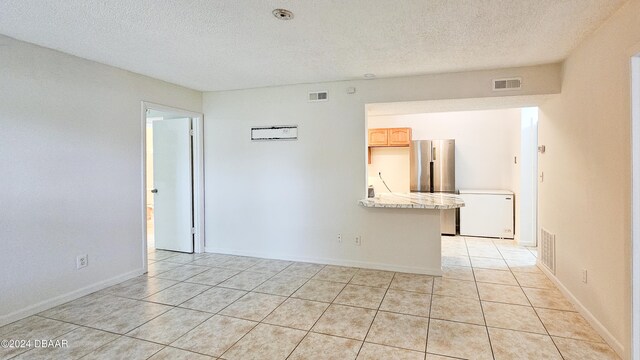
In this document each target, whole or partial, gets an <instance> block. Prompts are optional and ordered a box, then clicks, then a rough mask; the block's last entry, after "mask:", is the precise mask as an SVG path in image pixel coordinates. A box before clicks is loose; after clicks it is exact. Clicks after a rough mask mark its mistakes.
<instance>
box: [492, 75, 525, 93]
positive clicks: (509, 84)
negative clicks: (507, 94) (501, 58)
mask: <svg viewBox="0 0 640 360" xmlns="http://www.w3.org/2000/svg"><path fill="white" fill-rule="evenodd" d="M521 88H522V78H508V79H493V91H505V90H520V89H521Z"/></svg>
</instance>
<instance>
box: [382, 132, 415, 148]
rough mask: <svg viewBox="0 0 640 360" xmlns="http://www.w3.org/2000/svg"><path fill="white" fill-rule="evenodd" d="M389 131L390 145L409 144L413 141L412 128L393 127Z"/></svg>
mask: <svg viewBox="0 0 640 360" xmlns="http://www.w3.org/2000/svg"><path fill="white" fill-rule="evenodd" d="M388 133H389V135H388V136H387V138H388V142H389V143H388V146H409V144H410V143H411V128H391V129H388Z"/></svg>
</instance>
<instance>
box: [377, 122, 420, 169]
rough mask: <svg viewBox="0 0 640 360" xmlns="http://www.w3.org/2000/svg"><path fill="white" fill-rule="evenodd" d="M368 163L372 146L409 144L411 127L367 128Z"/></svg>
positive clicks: (401, 145)
mask: <svg viewBox="0 0 640 360" xmlns="http://www.w3.org/2000/svg"><path fill="white" fill-rule="evenodd" d="M368 140H369V141H368V147H369V164H371V148H372V147H391V146H394V147H404V146H409V145H410V144H411V128H380V129H369V137H368Z"/></svg>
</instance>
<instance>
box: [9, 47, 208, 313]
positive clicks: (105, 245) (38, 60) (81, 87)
mask: <svg viewBox="0 0 640 360" xmlns="http://www.w3.org/2000/svg"><path fill="white" fill-rule="evenodd" d="M0 40H1V41H2V43H3V45H5V46H3V47H2V51H0V84H2V85H1V86H0V169H2V176H0V204H2V205H0V237H1V241H0V243H1V244H2V251H0V264H1V265H0V266H1V271H0V272H1V273H2V276H0V297H1V299H0V325H1V324H3V323H6V322H10V321H12V320H15V319H17V318H20V317H23V316H26V315H29V314H31V313H33V312H35V311H39V310H42V309H44V308H46V307H49V306H53V305H56V304H57V303H60V302H63V301H65V300H70V299H71V298H74V297H78V296H81V295H84V294H86V293H87V292H90V291H92V290H97V289H99V288H101V287H104V286H106V285H108V284H110V283H113V282H114V281H118V280H122V279H124V278H126V277H128V276H133V275H137V274H140V273H142V271H143V263H142V252H143V248H142V240H143V239H142V229H143V223H142V214H143V209H144V207H143V204H142V184H143V179H142V157H143V154H144V149H143V148H142V143H141V139H142V131H143V125H142V120H141V101H142V100H146V101H152V102H155V103H160V104H166V105H169V106H175V107H179V108H185V109H190V110H195V111H200V110H201V106H202V97H201V93H199V92H196V91H192V90H188V89H185V88H182V87H179V86H174V85H171V84H168V83H165V82H162V81H158V80H154V79H151V78H148V77H144V76H140V75H136V74H133V73H130V72H127V71H123V70H119V69H116V68H113V67H109V66H105V65H101V64H98V63H95V62H91V61H87V60H82V59H80V58H77V57H74V56H71V55H67V54H63V53H60V52H57V51H53V50H48V49H44V48H41V47H38V46H34V45H30V44H27V43H24V42H20V41H16V40H13V39H10V38H7V37H4V36H2V37H0ZM80 254H88V255H89V266H88V267H87V268H84V269H82V270H76V269H75V267H76V265H75V262H76V256H77V255H80Z"/></svg>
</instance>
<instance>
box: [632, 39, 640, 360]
mask: <svg viewBox="0 0 640 360" xmlns="http://www.w3.org/2000/svg"><path fill="white" fill-rule="evenodd" d="M637 50H638V49H636V51H637ZM631 159H632V164H631V187H632V190H631V194H632V205H631V222H632V224H631V285H632V286H631V293H632V295H631V319H632V320H631V339H630V340H631V341H630V344H631V358H632V359H633V360H640V343H639V342H638V339H640V53H636V54H635V55H634V56H632V57H631Z"/></svg>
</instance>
